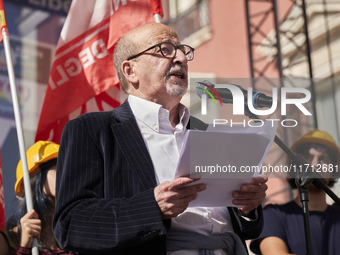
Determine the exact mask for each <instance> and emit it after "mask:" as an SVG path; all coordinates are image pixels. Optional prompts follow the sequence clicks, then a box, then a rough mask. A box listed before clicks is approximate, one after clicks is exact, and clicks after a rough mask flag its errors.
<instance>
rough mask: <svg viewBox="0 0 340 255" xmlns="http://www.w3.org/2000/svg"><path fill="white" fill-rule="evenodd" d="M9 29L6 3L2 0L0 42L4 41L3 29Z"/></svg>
mask: <svg viewBox="0 0 340 255" xmlns="http://www.w3.org/2000/svg"><path fill="white" fill-rule="evenodd" d="M5 27H7V24H6V18H5V8H4V2H3V1H2V0H0V28H1V30H0V42H1V41H2V28H5Z"/></svg>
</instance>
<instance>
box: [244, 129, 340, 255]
mask: <svg viewBox="0 0 340 255" xmlns="http://www.w3.org/2000/svg"><path fill="white" fill-rule="evenodd" d="M291 150H293V151H294V152H295V153H296V154H300V155H301V156H303V157H304V158H305V159H306V160H307V161H308V163H309V164H310V165H311V166H314V167H315V169H318V168H320V167H322V166H323V167H324V166H327V167H328V169H330V171H327V174H326V176H323V177H324V178H325V179H326V180H327V185H328V186H329V187H331V186H333V184H334V183H335V181H336V180H337V179H336V178H337V177H338V176H339V171H338V165H339V161H340V149H339V147H338V145H337V144H336V142H335V141H334V139H333V137H332V136H331V135H330V134H329V133H327V132H325V131H321V130H312V131H310V132H308V133H307V134H305V135H304V136H302V137H301V138H300V139H298V140H297V141H296V142H295V143H294V144H293V145H292V146H291ZM289 160H290V159H289ZM295 174H297V173H295ZM291 177H294V176H293V175H291ZM288 182H289V184H290V186H291V188H292V189H296V188H297V186H296V184H295V178H289V179H288ZM308 193H309V203H308V204H309V205H308V206H309V216H310V227H311V238H312V240H311V241H312V247H313V252H314V253H313V254H314V255H324V254H327V255H335V254H339V251H338V247H337V242H338V240H339V239H340V217H339V215H340V207H338V206H331V205H328V204H327V202H326V193H325V192H324V191H323V190H322V189H320V190H319V189H317V188H316V187H315V186H314V185H311V186H310V188H309V192H308ZM302 210H303V209H302V204H301V200H300V193H299V192H297V195H296V197H295V199H294V200H293V201H291V202H288V203H286V204H283V205H277V204H276V205H267V206H266V207H265V208H264V211H263V214H264V218H265V223H264V228H263V231H262V233H261V235H260V236H259V238H258V239H255V240H253V241H252V243H251V245H250V248H251V250H252V251H253V252H254V253H256V254H263V255H267V254H306V245H305V234H304V220H303V211H302Z"/></svg>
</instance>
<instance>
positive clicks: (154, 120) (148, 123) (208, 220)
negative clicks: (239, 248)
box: [128, 95, 233, 255]
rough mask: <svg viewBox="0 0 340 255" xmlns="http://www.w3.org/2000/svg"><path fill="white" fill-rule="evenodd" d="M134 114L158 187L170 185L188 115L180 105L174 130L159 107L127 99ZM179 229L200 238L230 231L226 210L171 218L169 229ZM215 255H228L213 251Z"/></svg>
mask: <svg viewBox="0 0 340 255" xmlns="http://www.w3.org/2000/svg"><path fill="white" fill-rule="evenodd" d="M128 101H129V103H130V106H131V109H132V112H133V114H134V115H135V117H136V120H137V124H138V126H139V129H140V131H141V133H142V136H143V138H144V141H145V144H146V147H147V148H148V151H149V154H150V156H151V159H152V162H153V166H154V169H155V175H156V181H157V184H160V183H163V182H164V181H172V180H173V179H174V176H175V171H176V168H177V163H178V160H179V156H180V152H181V148H182V144H183V141H184V136H185V133H186V131H187V129H186V126H187V124H188V121H189V117H190V113H189V110H188V108H187V107H185V106H184V105H182V104H181V105H180V122H179V123H178V124H177V125H176V127H175V128H173V127H172V126H171V123H170V121H169V111H168V110H166V109H164V108H162V106H161V105H159V104H156V103H153V102H150V101H147V100H144V99H141V98H138V97H135V96H131V95H129V97H128ZM174 228H180V229H185V230H190V231H194V232H197V233H200V234H203V235H211V234H214V233H224V232H227V231H233V227H232V225H231V220H230V215H229V212H228V209H227V207H189V208H187V209H186V210H185V211H184V212H183V213H182V214H180V215H178V216H177V217H176V218H172V222H171V228H170V230H169V231H171V229H174ZM214 252H215V254H216V255H227V253H226V252H225V251H224V250H215V251H214ZM167 254H168V255H169V254H171V255H198V254H199V251H198V250H183V251H175V252H168V253H167Z"/></svg>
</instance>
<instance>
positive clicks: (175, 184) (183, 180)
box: [169, 177, 200, 189]
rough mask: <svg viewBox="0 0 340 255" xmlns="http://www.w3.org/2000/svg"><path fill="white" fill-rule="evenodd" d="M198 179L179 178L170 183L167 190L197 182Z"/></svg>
mask: <svg viewBox="0 0 340 255" xmlns="http://www.w3.org/2000/svg"><path fill="white" fill-rule="evenodd" d="M199 179H200V178H190V177H179V178H176V179H174V180H173V181H171V182H170V183H169V184H170V186H169V189H173V188H175V189H179V188H182V187H184V186H186V185H188V184H190V183H193V182H196V181H198V180H199Z"/></svg>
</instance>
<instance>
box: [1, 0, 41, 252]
mask: <svg viewBox="0 0 340 255" xmlns="http://www.w3.org/2000/svg"><path fill="white" fill-rule="evenodd" d="M0 25H1V34H2V39H3V42H4V48H5V56H6V63H7V71H8V78H9V84H10V87H11V95H12V102H13V108H14V118H15V125H16V129H17V136H18V143H19V151H20V158H21V163H22V170H23V177H24V188H25V197H26V207H27V211H28V212H29V211H31V210H32V209H33V199H32V192H31V185H30V176H29V172H28V166H27V158H26V146H25V140H24V132H23V128H22V121H21V114H20V107H19V100H18V92H17V87H16V82H15V73H14V68H13V61H12V55H11V45H10V42H9V34H8V28H7V23H6V17H5V9H4V3H3V0H0ZM32 254H33V255H38V245H37V240H36V238H34V239H33V244H32Z"/></svg>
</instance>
